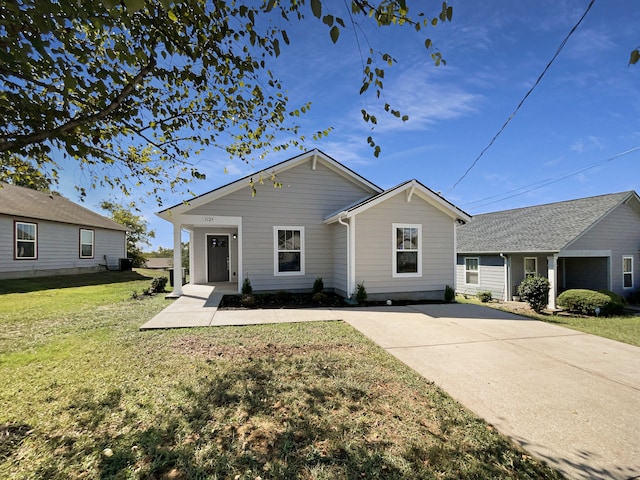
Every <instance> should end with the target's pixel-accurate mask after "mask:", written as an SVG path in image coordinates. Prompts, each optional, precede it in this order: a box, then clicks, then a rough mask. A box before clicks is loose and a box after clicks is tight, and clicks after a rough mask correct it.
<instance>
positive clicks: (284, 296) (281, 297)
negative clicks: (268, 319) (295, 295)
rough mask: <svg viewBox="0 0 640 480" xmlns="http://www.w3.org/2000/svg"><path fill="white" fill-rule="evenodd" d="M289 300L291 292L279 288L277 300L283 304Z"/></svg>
mask: <svg viewBox="0 0 640 480" xmlns="http://www.w3.org/2000/svg"><path fill="white" fill-rule="evenodd" d="M288 300H289V292H287V291H285V290H278V291H277V292H276V302H278V303H279V304H281V305H282V304H284V303H287V301H288Z"/></svg>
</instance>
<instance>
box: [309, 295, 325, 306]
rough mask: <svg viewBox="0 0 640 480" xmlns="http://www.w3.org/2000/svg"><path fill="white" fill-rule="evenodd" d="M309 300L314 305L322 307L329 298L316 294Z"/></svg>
mask: <svg viewBox="0 0 640 480" xmlns="http://www.w3.org/2000/svg"><path fill="white" fill-rule="evenodd" d="M311 300H313V302H314V303H319V304H320V305H324V304H325V303H327V302H328V301H329V297H327V294H326V293H322V292H316V293H314V294H313V297H311Z"/></svg>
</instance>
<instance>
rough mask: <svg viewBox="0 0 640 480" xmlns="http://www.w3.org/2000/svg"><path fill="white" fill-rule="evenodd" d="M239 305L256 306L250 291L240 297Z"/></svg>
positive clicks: (254, 298)
mask: <svg viewBox="0 0 640 480" xmlns="http://www.w3.org/2000/svg"><path fill="white" fill-rule="evenodd" d="M240 305H242V306H243V307H246V308H253V307H255V306H256V297H255V296H253V295H251V294H250V293H245V294H243V295H242V297H240Z"/></svg>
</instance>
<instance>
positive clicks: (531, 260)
mask: <svg viewBox="0 0 640 480" xmlns="http://www.w3.org/2000/svg"><path fill="white" fill-rule="evenodd" d="M536 275H538V259H537V258H536V257H525V259H524V278H529V277H535V276H536Z"/></svg>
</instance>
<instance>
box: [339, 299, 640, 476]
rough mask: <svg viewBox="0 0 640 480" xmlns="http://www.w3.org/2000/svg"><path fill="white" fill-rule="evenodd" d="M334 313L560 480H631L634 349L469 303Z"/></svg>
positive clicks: (635, 460) (638, 396) (636, 471)
mask: <svg viewBox="0 0 640 480" xmlns="http://www.w3.org/2000/svg"><path fill="white" fill-rule="evenodd" d="M343 312H344V313H343V318H344V320H345V321H347V322H348V323H350V324H351V325H353V326H354V327H355V328H357V329H358V330H360V331H361V332H362V333H363V334H364V335H366V336H367V337H369V338H370V339H372V340H373V341H374V342H376V343H378V344H379V345H381V346H382V347H383V348H384V349H385V350H387V351H388V352H390V353H391V354H393V355H394V356H395V357H397V358H398V359H400V360H401V361H402V362H404V363H406V364H407V365H409V366H410V367H412V368H413V369H415V370H416V371H417V372H418V373H420V374H421V375H423V376H424V377H425V378H426V379H428V380H431V381H433V382H434V383H436V384H437V385H438V386H440V387H441V388H442V389H444V390H445V391H446V392H448V393H449V394H450V395H451V396H452V397H453V398H455V399H456V400H458V401H459V402H461V403H462V404H464V405H465V406H466V407H468V408H470V409H471V410H472V411H474V412H475V413H476V414H477V415H478V416H480V417H482V418H484V419H485V420H486V421H487V422H489V423H490V424H492V425H494V426H495V427H496V428H497V429H498V430H499V431H500V432H502V433H504V434H506V435H508V436H509V437H510V438H511V439H512V440H513V441H514V442H515V443H516V444H518V445H520V446H522V447H523V448H525V449H526V450H527V451H529V452H530V453H531V454H533V455H535V456H536V457H537V458H539V459H541V460H543V461H545V462H547V463H548V464H549V465H551V466H552V467H554V468H556V469H557V470H559V471H560V472H562V473H563V474H564V475H566V476H567V477H568V478H576V479H599V478H602V479H605V478H606V479H631V478H640V348H638V347H634V346H630V345H626V344H623V343H619V342H615V341H612V340H607V339H604V338H600V337H596V336H593V335H588V334H584V333H580V332H577V331H574V330H569V329H566V328H562V327H558V326H555V325H552V324H548V323H544V322H539V321H534V320H529V319H525V318H522V317H518V316H516V315H511V314H507V313H503V312H500V311H497V310H493V309H490V308H486V307H481V306H476V305H464V304H451V305H418V306H413V307H410V308H394V307H391V308H384V309H378V310H373V309H362V310H360V309H356V310H344V311H343Z"/></svg>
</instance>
